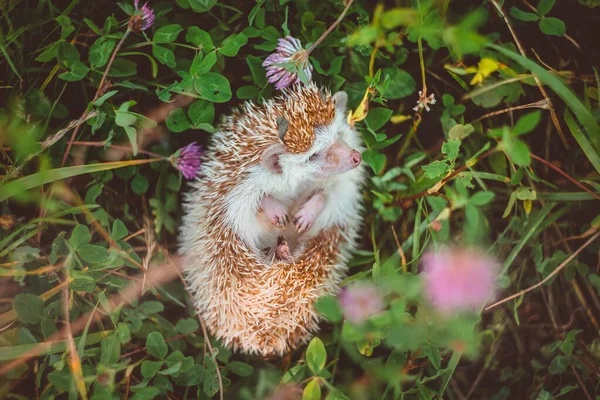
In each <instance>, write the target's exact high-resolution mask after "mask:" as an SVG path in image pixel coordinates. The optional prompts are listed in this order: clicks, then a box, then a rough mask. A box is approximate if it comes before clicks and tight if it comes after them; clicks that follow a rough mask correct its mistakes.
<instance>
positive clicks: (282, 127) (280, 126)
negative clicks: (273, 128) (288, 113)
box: [277, 115, 290, 142]
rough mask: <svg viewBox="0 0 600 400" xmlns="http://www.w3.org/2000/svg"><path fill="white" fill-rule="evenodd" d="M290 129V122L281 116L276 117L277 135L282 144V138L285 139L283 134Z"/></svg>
mask: <svg viewBox="0 0 600 400" xmlns="http://www.w3.org/2000/svg"><path fill="white" fill-rule="evenodd" d="M289 127H290V122H289V121H288V120H287V119H285V117H283V116H281V115H280V116H279V117H277V134H278V135H279V139H280V140H281V141H282V142H283V138H284V137H285V134H286V133H287V131H288V129H289Z"/></svg>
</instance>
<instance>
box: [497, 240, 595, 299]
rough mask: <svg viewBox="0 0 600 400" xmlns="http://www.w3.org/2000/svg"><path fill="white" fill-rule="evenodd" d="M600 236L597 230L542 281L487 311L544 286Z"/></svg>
mask: <svg viewBox="0 0 600 400" xmlns="http://www.w3.org/2000/svg"><path fill="white" fill-rule="evenodd" d="M598 236H600V232H597V233H596V234H595V235H594V236H592V237H591V238H589V239H588V241H587V242H585V243H584V244H583V245H582V246H581V247H580V248H578V249H577V250H575V252H574V253H573V254H571V255H570V256H569V257H568V258H567V259H566V260H565V261H563V263H562V264H560V265H559V266H558V267H556V269H555V270H554V271H552V272H551V273H550V275H548V276H547V277H545V278H544V279H542V280H541V281H539V282H538V283H536V284H535V285H533V286H530V287H528V288H527V289H524V290H521V291H520V292H519V293H516V294H513V295H511V296H508V297H506V298H504V299H502V300H500V301H498V302H496V303H494V304H492V305H490V306H487V307H486V308H485V311H488V310H491V309H492V308H494V307H496V306H499V305H500V304H503V303H506V302H507V301H510V300H513V299H516V298H518V297H519V296H521V295H523V294H525V293H528V292H531V291H532V290H534V289H537V288H539V287H540V286H542V285H543V284H544V283H546V282H548V281H549V280H550V279H551V278H552V277H553V276H555V275H556V274H558V273H559V272H560V271H561V270H562V269H563V268H565V267H566V266H567V265H568V264H569V263H570V262H571V261H572V260H573V259H574V258H575V257H577V255H578V254H579V253H581V251H583V249H585V248H586V247H587V246H589V245H590V244H591V243H592V242H593V241H594V240H596V239H597V238H598Z"/></svg>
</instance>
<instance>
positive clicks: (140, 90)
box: [0, 0, 600, 400]
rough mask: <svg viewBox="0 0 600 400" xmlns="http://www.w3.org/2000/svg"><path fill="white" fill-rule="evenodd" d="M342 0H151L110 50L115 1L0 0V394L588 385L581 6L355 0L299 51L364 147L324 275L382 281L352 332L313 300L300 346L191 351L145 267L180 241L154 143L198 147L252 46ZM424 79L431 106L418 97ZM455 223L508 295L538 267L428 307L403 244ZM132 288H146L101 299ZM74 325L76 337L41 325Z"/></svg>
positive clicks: (541, 395)
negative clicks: (372, 306) (360, 192)
mask: <svg viewBox="0 0 600 400" xmlns="http://www.w3.org/2000/svg"><path fill="white" fill-rule="evenodd" d="M346 4H347V3H344V4H343V3H342V2H341V1H315V0H312V1H305V0H269V1H265V0H258V1H257V2H250V1H249V2H243V3H242V2H235V1H217V0H177V1H173V2H164V1H163V2H158V1H156V2H154V1H153V2H151V3H150V4H149V5H150V6H151V7H152V8H153V9H154V10H155V13H156V22H155V24H154V26H152V27H151V28H150V29H148V30H146V31H144V32H143V33H129V34H128V36H127V37H125V39H124V41H123V46H122V47H121V48H120V50H119V51H118V54H117V56H116V58H115V60H114V62H112V63H111V61H110V58H111V55H112V54H113V52H114V50H115V48H116V47H117V45H118V43H119V42H120V41H121V40H122V39H123V37H124V35H125V32H126V29H127V23H128V21H129V15H130V14H132V13H133V12H134V7H133V4H132V3H130V2H128V3H116V2H113V1H104V0H102V1H94V2H87V1H86V2H83V1H77V0H73V1H71V2H68V1H39V2H34V1H23V0H10V1H4V2H2V3H1V4H0V11H1V14H0V53H1V58H0V107H1V109H0V141H1V142H2V158H1V160H2V168H3V171H4V173H3V177H2V181H1V182H0V199H1V200H2V205H1V210H0V211H1V212H2V215H1V220H0V225H1V227H2V231H0V257H2V260H0V262H1V264H0V373H1V374H2V375H1V377H0V397H3V398H4V397H6V398H23V399H25V398H43V399H50V398H78V397H83V398H92V399H110V398H115V399H116V398H129V399H135V400H141V399H150V398H171V399H194V398H199V399H203V398H213V397H218V396H222V397H224V398H231V399H264V398H267V397H268V396H270V395H271V394H272V393H273V392H274V391H275V390H276V389H277V388H279V389H285V390H289V391H290V396H293V395H297V396H300V397H302V398H303V399H306V400H309V399H319V398H321V397H323V398H327V399H330V400H332V399H345V398H349V399H378V398H384V399H416V398H421V399H430V398H442V396H443V398H449V399H465V398H472V399H474V398H481V399H496V400H500V399H508V398H511V397H513V398H515V397H516V398H537V399H552V398H559V397H562V398H589V399H593V398H594V396H596V393H599V392H600V380H599V379H598V376H599V375H598V371H600V338H599V337H598V335H599V331H600V327H599V322H598V315H600V301H599V298H598V294H599V292H600V277H599V275H598V263H599V261H598V251H599V250H600V247H599V246H598V243H597V241H595V239H596V238H597V237H598V228H599V227H600V215H598V210H599V208H598V204H599V203H598V200H599V199H600V195H599V194H598V193H600V177H599V172H600V157H599V155H598V154H599V153H600V127H599V120H600V106H599V97H598V86H599V82H600V77H599V74H598V66H599V64H600V54H599V53H598V46H597V43H596V41H597V40H596V38H595V37H594V36H593V35H590V33H589V29H590V28H588V26H591V25H590V24H592V25H593V24H595V23H597V18H596V19H594V13H595V12H596V13H597V11H598V10H599V9H600V7H599V5H600V3H599V2H598V1H597V0H579V1H576V0H564V1H561V2H555V1H554V0H540V1H539V2H528V1H516V0H515V1H497V0H487V1H486V0H484V1H481V2H478V1H474V2H460V1H449V0H437V1H432V0H412V1H408V0H397V1H387V2H382V3H380V4H378V3H376V2H371V1H361V0H356V1H355V2H353V3H352V4H351V5H350V8H349V11H348V13H347V15H346V16H345V18H344V19H343V21H342V22H341V23H340V24H339V25H338V26H337V27H336V28H335V29H334V30H333V31H332V32H331V33H330V34H329V35H328V36H327V37H326V38H325V40H324V41H323V42H322V43H321V44H320V45H319V46H318V47H317V48H316V49H315V50H314V52H312V53H311V58H310V60H311V63H312V65H313V66H314V74H313V79H314V80H315V81H316V82H317V83H319V84H320V85H322V86H325V87H328V88H329V89H330V90H331V91H336V90H345V91H346V92H347V93H348V95H349V106H350V108H351V109H352V110H351V111H352V118H353V119H354V120H355V121H356V128H357V129H358V130H359V132H360V133H361V135H362V137H363V139H364V142H365V144H366V146H367V148H368V149H367V151H366V152H365V153H363V159H364V162H366V163H367V164H368V165H369V166H370V172H371V175H370V178H369V181H368V182H367V184H366V185H365V188H364V199H365V211H364V212H365V221H366V223H365V227H364V232H363V240H362V245H361V250H360V251H358V252H357V254H356V255H355V257H354V259H353V260H352V262H351V263H350V266H349V274H348V275H349V276H348V278H347V279H346V280H345V281H344V284H348V283H349V282H352V281H355V280H366V281H371V282H373V283H375V284H376V285H377V286H378V287H379V289H380V290H381V293H382V294H384V295H385V301H386V305H387V308H386V311H385V312H383V313H381V314H379V315H377V316H375V317H373V318H371V319H370V320H369V321H368V322H367V323H366V324H365V325H363V326H352V325H350V324H348V323H347V322H344V320H343V315H342V313H341V310H340V305H339V304H338V301H337V299H335V298H334V297H327V298H324V299H322V300H320V301H319V302H318V303H317V310H318V311H319V312H320V313H321V314H322V315H323V316H324V318H325V319H326V321H327V322H324V323H323V326H322V332H321V333H320V334H319V335H318V337H317V338H315V339H313V341H311V342H310V344H309V345H308V346H304V347H301V348H299V349H297V350H296V351H294V352H292V353H291V354H289V355H288V356H286V357H285V358H283V359H275V358H273V359H261V358H258V357H252V356H245V355H240V354H232V353H231V352H230V351H229V350H227V349H225V348H223V347H222V346H220V345H219V343H217V342H214V341H213V342H212V346H208V343H207V338H206V336H205V335H204V334H203V331H202V329H201V326H200V324H199V321H198V319H197V318H196V316H195V313H194V310H193V305H192V304H191V303H190V300H189V296H188V294H187V291H186V288H185V286H184V284H183V283H182V282H181V281H180V280H179V278H178V276H177V275H172V276H170V278H169V279H165V280H166V282H162V284H161V285H150V284H148V285H146V278H147V275H148V276H150V275H151V274H150V272H149V270H148V267H149V266H151V267H150V268H155V271H154V272H156V270H157V269H160V268H162V269H163V270H164V271H168V265H169V264H168V262H167V261H168V260H169V257H170V256H169V254H171V253H174V252H175V251H176V232H177V225H178V220H179V218H180V217H181V208H180V206H179V204H180V199H181V193H182V192H183V191H185V190H186V186H185V184H184V182H183V180H182V178H181V176H180V174H179V172H178V171H177V170H176V169H174V168H173V167H172V166H171V165H170V163H169V159H168V157H169V156H170V155H171V154H173V153H174V152H175V151H176V150H177V149H178V148H180V147H182V146H184V145H186V144H188V143H190V142H192V141H198V142H200V143H202V144H206V143H208V142H209V140H210V136H211V133H213V132H215V131H216V130H217V129H218V121H219V118H220V117H221V116H222V115H226V114H227V113H229V112H230V110H231V108H232V107H234V106H236V105H239V104H240V103H241V102H242V101H243V100H253V101H259V102H260V101H261V100H262V99H264V98H269V97H271V96H273V95H274V94H275V91H274V88H273V85H271V84H269V83H268V82H267V78H266V76H265V71H264V69H263V67H262V65H261V64H262V62H263V60H264V58H265V57H266V56H267V55H268V54H270V53H271V52H273V51H274V50H275V47H276V46H277V40H278V39H279V38H281V37H283V36H286V35H291V36H294V37H297V38H299V39H300V40H301V41H302V43H303V44H305V45H308V44H310V43H314V42H315V41H316V40H317V39H318V38H319V37H320V36H321V35H322V34H323V33H324V32H325V30H326V29H327V28H328V27H329V26H330V25H331V24H332V23H333V22H334V21H335V20H336V19H337V18H338V16H339V15H340V13H341V12H342V9H343V8H344V6H345V5H346ZM307 47H308V46H307ZM109 65H110V69H109V72H108V74H107V80H108V84H107V85H106V86H103V87H100V88H99V84H100V81H101V77H102V75H103V74H104V72H105V71H106V70H107V67H108V66H109ZM425 89H426V93H425V95H427V96H429V95H431V94H433V95H434V96H435V99H436V103H435V104H430V105H429V107H431V111H430V112H427V111H424V110H420V111H419V112H415V111H413V107H414V106H415V105H416V102H417V100H418V98H419V94H418V92H419V90H421V91H422V92H425ZM366 105H368V107H365V106H366ZM74 132H75V133H74ZM72 135H73V136H72ZM557 169H558V171H557ZM561 171H562V172H561ZM452 240H455V241H459V242H462V243H467V244H476V245H480V246H484V247H485V248H486V249H489V251H490V252H491V253H492V254H494V255H495V256H497V257H498V258H499V259H500V260H501V261H502V263H503V267H502V279H501V282H502V290H503V296H504V295H505V296H509V295H511V294H513V293H517V294H518V293H520V291H522V290H525V289H527V288H529V287H531V286H532V285H535V284H537V283H539V282H540V281H542V280H545V281H544V283H543V285H541V286H540V287H539V288H537V287H536V288H535V289H533V290H531V291H527V292H526V293H523V294H521V295H518V296H515V298H514V299H510V300H509V301H506V302H504V303H503V304H501V305H498V306H496V307H494V308H492V309H490V310H488V311H484V312H482V313H481V314H480V315H477V316H474V315H461V316H458V317H456V318H453V319H450V320H448V319H440V318H439V316H436V315H435V314H434V313H433V312H432V311H431V310H429V309H428V307H427V306H426V305H425V304H423V302H422V294H421V281H420V277H419V276H418V272H419V259H420V257H421V255H422V253H423V251H424V250H425V249H427V248H428V247H430V246H432V245H437V244H442V243H446V242H448V241H452ZM135 284H139V285H140V287H143V295H142V296H141V297H140V298H137V297H138V296H133V297H127V301H125V302H123V301H120V302H116V303H115V302H114V301H112V300H114V299H115V297H114V296H115V294H116V293H119V292H121V293H123V292H127V290H128V289H127V288H130V287H131V285H135ZM111 299H112V300H111ZM65 300H66V301H65ZM65 308H66V309H67V311H65ZM92 314H93V315H95V316H96V317H98V318H91V317H90V315H92ZM67 317H68V318H67ZM66 321H70V323H69V324H66V323H65V322H66ZM71 325H72V327H73V334H74V340H73V341H70V340H68V339H69V338H68V337H56V334H57V332H59V331H60V332H62V330H63V328H64V327H65V326H71ZM221 386H222V388H223V389H222V390H221V389H220V387H221ZM291 398H294V397H291ZM595 398H597V397H595Z"/></svg>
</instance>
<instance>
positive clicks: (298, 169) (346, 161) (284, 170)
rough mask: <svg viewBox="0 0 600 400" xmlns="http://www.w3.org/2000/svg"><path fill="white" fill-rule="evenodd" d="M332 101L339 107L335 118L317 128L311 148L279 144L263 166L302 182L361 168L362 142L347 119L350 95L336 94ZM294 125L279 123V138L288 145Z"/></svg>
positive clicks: (266, 155)
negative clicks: (292, 148)
mask: <svg viewBox="0 0 600 400" xmlns="http://www.w3.org/2000/svg"><path fill="white" fill-rule="evenodd" d="M331 101H332V103H333V104H335V116H334V118H332V119H331V120H330V121H329V123H328V124H326V125H317V126H315V127H314V128H313V129H314V137H313V140H312V143H311V144H310V146H309V147H308V148H306V149H304V151H302V152H292V151H290V150H289V149H288V148H287V146H285V145H283V144H279V145H274V146H272V147H271V148H269V149H268V150H267V151H265V153H264V154H263V157H262V158H263V165H264V166H265V167H266V168H267V169H268V170H270V171H272V172H274V173H277V174H282V175H284V177H286V178H287V179H289V180H294V181H297V182H298V181H310V180H317V179H327V178H328V177H331V176H334V175H337V174H341V173H343V172H346V171H349V170H351V169H353V168H356V167H357V166H358V165H360V162H361V155H360V153H359V152H358V151H357V150H355V148H359V147H360V143H358V141H357V140H358V139H357V135H356V134H355V132H353V131H352V128H350V126H348V124H347V123H346V118H345V117H346V115H345V114H346V101H347V96H346V93H344V92H338V93H336V94H335V95H334V96H333V97H332V98H331ZM292 124H293V123H290V122H289V121H288V120H286V119H285V118H283V117H282V118H280V119H279V120H278V129H279V136H280V138H281V139H282V142H284V143H285V137H286V134H287V132H288V131H289V129H290V125H292ZM353 147H354V148H353Z"/></svg>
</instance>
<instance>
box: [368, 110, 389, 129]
mask: <svg viewBox="0 0 600 400" xmlns="http://www.w3.org/2000/svg"><path fill="white" fill-rule="evenodd" d="M392 114H393V112H392V110H389V109H387V108H382V107H377V108H372V109H370V110H369V113H368V114H367V118H366V119H365V122H366V123H367V125H368V126H369V128H371V129H372V130H374V131H378V130H379V129H380V128H382V127H383V125H385V124H386V122H388V121H389V120H390V117H391V116H392Z"/></svg>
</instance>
